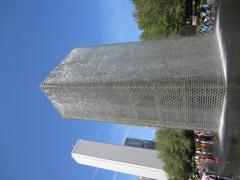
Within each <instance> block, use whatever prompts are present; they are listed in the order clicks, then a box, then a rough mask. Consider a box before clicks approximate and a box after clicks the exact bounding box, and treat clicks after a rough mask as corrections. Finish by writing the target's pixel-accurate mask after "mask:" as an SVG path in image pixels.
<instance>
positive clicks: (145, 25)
mask: <svg viewBox="0 0 240 180" xmlns="http://www.w3.org/2000/svg"><path fill="white" fill-rule="evenodd" d="M132 1H133V3H134V4H135V7H136V10H135V12H134V14H133V15H134V17H135V18H136V19H137V23H138V27H139V29H141V30H143V33H142V35H141V39H143V40H145V39H155V38H160V37H162V36H168V35H169V34H177V33H179V32H181V30H182V29H184V28H183V27H184V26H186V25H185V22H184V21H185V14H186V9H185V0H132ZM184 30H185V29H184Z"/></svg>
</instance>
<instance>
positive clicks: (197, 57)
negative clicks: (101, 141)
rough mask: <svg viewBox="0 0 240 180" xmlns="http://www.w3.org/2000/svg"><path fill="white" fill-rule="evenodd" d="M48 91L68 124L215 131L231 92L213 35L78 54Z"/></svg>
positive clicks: (48, 82) (46, 85) (53, 76)
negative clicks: (88, 122)
mask: <svg viewBox="0 0 240 180" xmlns="http://www.w3.org/2000/svg"><path fill="white" fill-rule="evenodd" d="M41 88H42V90H43V91H44V92H45V94H46V95H47V96H48V98H49V99H50V101H51V102H52V103H53V104H54V106H55V107H56V108H57V110H58V111H59V112H60V114H61V115H62V116H63V117H64V118H71V119H88V120H100V121H110V122H115V123H121V124H129V125H138V126H147V127H173V128H184V129H193V128H197V129H209V130H217V129H218V125H219V121H220V118H221V112H222V107H223V99H224V95H225V91H226V90H225V79H224V74H223V67H222V63H221V60H220V55H219V50H218V46H217V41H216V38H215V35H214V34H212V35H209V36H202V37H198V36H196V37H186V38H180V37H179V38H168V39H163V40H158V41H147V42H134V43H123V44H115V45H103V46H96V47H87V48H77V49H74V50H73V51H72V52H71V53H70V54H69V55H68V56H67V57H66V58H65V59H64V61H63V62H62V63H61V64H60V65H59V66H57V67H56V68H55V69H54V70H53V71H52V72H51V73H50V75H49V76H48V77H47V78H46V79H45V80H44V82H43V83H42V84H41Z"/></svg>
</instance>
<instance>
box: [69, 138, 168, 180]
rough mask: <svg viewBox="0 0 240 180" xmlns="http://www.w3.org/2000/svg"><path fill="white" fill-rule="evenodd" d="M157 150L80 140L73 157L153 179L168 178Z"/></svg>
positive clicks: (81, 162)
mask: <svg viewBox="0 0 240 180" xmlns="http://www.w3.org/2000/svg"><path fill="white" fill-rule="evenodd" d="M157 156H158V154H157V152H156V151H154V150H151V149H143V148H133V147H128V146H122V145H113V144H105V143H99V142H92V141H85V140H79V141H78V142H77V143H76V144H75V146H74V148H73V151H72V157H73V159H74V160H75V161H76V162H77V163H79V164H83V165H88V166H94V167H98V168H103V169H108V170H112V171H117V172H122V173H127V174H131V175H135V176H140V177H147V178H151V179H159V180H167V174H166V172H165V171H164V170H162V167H163V164H162V161H161V160H159V159H158V158H157Z"/></svg>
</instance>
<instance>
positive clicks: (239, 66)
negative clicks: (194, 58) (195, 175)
mask: <svg viewBox="0 0 240 180" xmlns="http://www.w3.org/2000/svg"><path fill="white" fill-rule="evenodd" d="M219 3H220V4H219V8H220V16H219V18H220V19H219V20H220V21H219V22H220V29H221V31H222V33H221V34H222V36H221V37H222V42H223V46H224V49H225V52H226V59H227V61H226V62H227V63H226V65H227V85H228V86H227V96H226V113H225V116H224V127H225V128H224V131H223V135H224V136H223V137H224V138H223V142H222V144H223V146H222V147H221V148H220V149H219V152H220V155H221V157H222V159H223V160H222V162H221V164H220V165H219V173H220V174H224V175H230V176H234V177H236V178H237V177H238V178H239V177H240V0H221V1H220V2H219ZM239 179H240V178H239Z"/></svg>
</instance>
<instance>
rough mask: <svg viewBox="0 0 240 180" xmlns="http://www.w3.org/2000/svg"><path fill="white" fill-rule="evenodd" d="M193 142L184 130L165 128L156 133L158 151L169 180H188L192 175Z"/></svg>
mask: <svg viewBox="0 0 240 180" xmlns="http://www.w3.org/2000/svg"><path fill="white" fill-rule="evenodd" d="M191 148H192V142H191V140H190V139H188V138H186V137H185V135H184V131H183V130H179V129H169V128H163V129H159V130H158V131H157V133H156V149H157V150H158V151H159V158H160V159H161V160H162V161H163V163H164V166H163V168H164V170H165V171H166V172H167V173H168V175H169V179H172V180H182V179H188V177H189V176H190V173H191V171H192V170H191V165H190V160H191V153H192V149H191Z"/></svg>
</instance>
